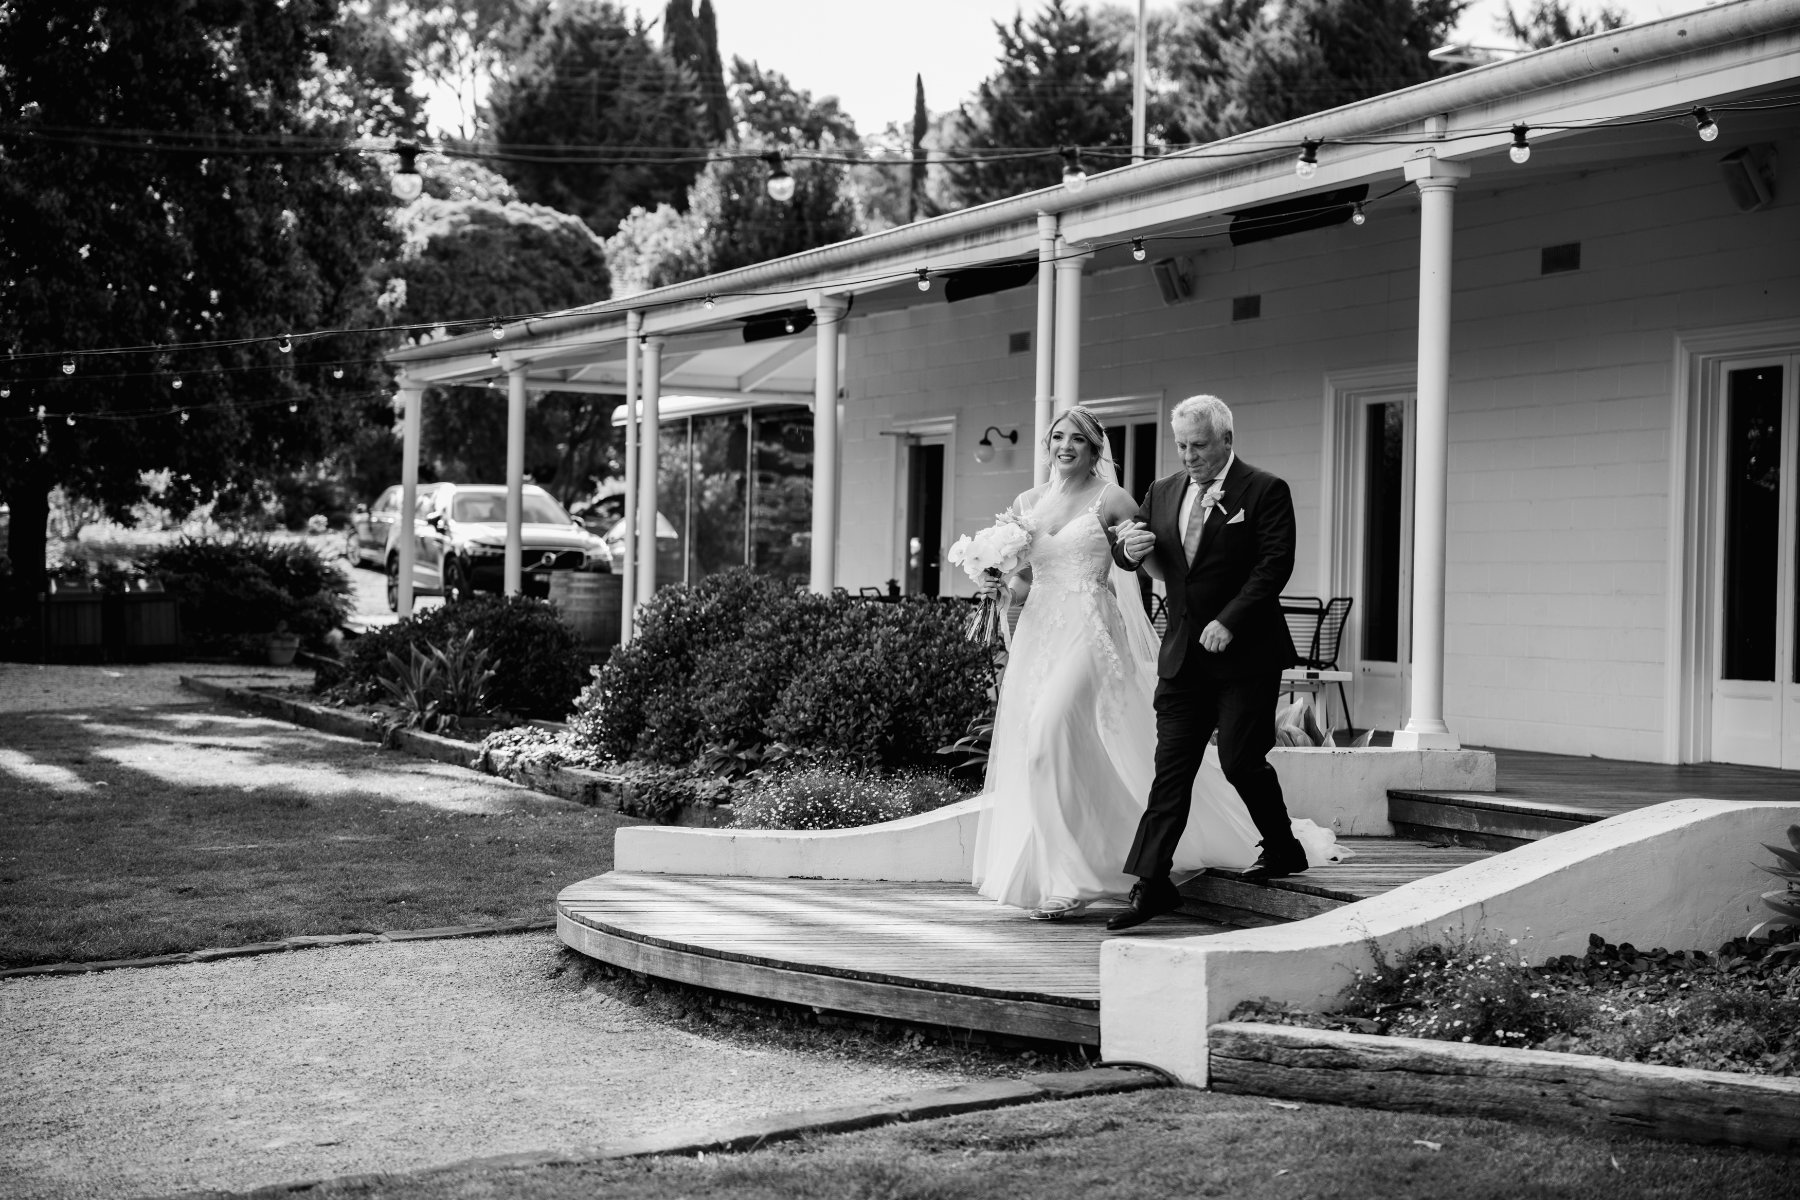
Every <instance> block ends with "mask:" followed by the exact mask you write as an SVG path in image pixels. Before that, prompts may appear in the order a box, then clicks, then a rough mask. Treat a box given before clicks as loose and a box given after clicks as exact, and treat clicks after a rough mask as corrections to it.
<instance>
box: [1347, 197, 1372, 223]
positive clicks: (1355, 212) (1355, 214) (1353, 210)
mask: <svg viewBox="0 0 1800 1200" xmlns="http://www.w3.org/2000/svg"><path fill="white" fill-rule="evenodd" d="M1350 223H1351V224H1352V225H1367V224H1368V223H1369V214H1368V213H1366V212H1364V211H1363V206H1362V201H1361V200H1358V201H1357V202H1356V203H1355V204H1353V205H1351V206H1350Z"/></svg>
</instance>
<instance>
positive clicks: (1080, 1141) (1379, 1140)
mask: <svg viewBox="0 0 1800 1200" xmlns="http://www.w3.org/2000/svg"><path fill="white" fill-rule="evenodd" d="M1427 1142H1429V1143H1434V1144H1435V1146H1436V1147H1437V1148H1435V1149H1434V1148H1433V1146H1429V1145H1424V1144H1422V1143H1427ZM1793 1169H1794V1163H1793V1160H1792V1159H1790V1158H1785V1157H1782V1156H1779V1155H1772V1154H1760V1153H1757V1152H1755V1151H1747V1150H1731V1149H1719V1148H1708V1147H1697V1146H1688V1145H1683V1144H1680V1143H1674V1142H1653V1141H1647V1140H1639V1139H1637V1138H1633V1137H1630V1136H1628V1135H1621V1136H1618V1137H1610V1138H1609V1137H1593V1136H1583V1135H1578V1134H1572V1133H1568V1132H1565V1131H1562V1130H1559V1129H1552V1128H1545V1127H1542V1126H1532V1125H1515V1124H1509V1123H1505V1122H1500V1121H1489V1120H1480V1119H1475V1118H1459V1117H1438V1116H1423V1115H1418V1114H1407V1113H1386V1112H1372V1111H1366V1110H1362V1109H1351V1108H1335V1107H1331V1106H1328V1105H1313V1104H1308V1105H1295V1106H1287V1107H1276V1106H1275V1105H1273V1104H1271V1103H1270V1102H1269V1101H1266V1100H1261V1099H1258V1098H1255V1097H1249V1096H1221V1095H1215V1094H1212V1093H1207V1092H1197V1091H1189V1090H1180V1091H1167V1090H1158V1091H1151V1092H1138V1093H1133V1094H1130V1095H1125V1096H1107V1097H1101V1098H1098V1099H1093V1100H1080V1101H1068V1102H1062V1103H1051V1104H1037V1105H1030V1106H1027V1107H1023V1108H1012V1109H1002V1110H999V1111H995V1112H988V1113H977V1114H971V1115H968V1116H962V1117H951V1118H946V1119H944V1120H939V1121H927V1122H919V1123H917V1124H913V1125H897V1126H889V1127H887V1128H885V1129H877V1130H869V1131H866V1132H862V1133H855V1134H845V1135H839V1136H822V1137H816V1138H811V1139H808V1140H806V1141H802V1142H797V1143H789V1144H784V1145H780V1146H774V1147H770V1148H767V1149H763V1150H759V1151H755V1152H752V1153H746V1154H736V1155H717V1156H707V1157H706V1158H703V1159H697V1160H696V1159H687V1158H668V1159H654V1160H635V1161H625V1162H604V1163H592V1164H584V1165H579V1166H563V1167H549V1168H539V1169H534V1170H493V1169H480V1168H474V1169H470V1168H458V1169H454V1170H449V1171H440V1172H429V1173H423V1174H419V1175H413V1176H387V1177H379V1178H362V1179H352V1180H345V1181H342V1182H333V1183H328V1184H326V1185H324V1186H323V1187H318V1188H313V1189H309V1190H308V1191H307V1195H308V1196H309V1197H315V1198H317V1200H351V1198H356V1200H363V1198H375V1197H380V1198H382V1200H461V1198H473V1197H482V1198H483V1200H489V1198H492V1200H507V1198H514V1197H516V1198H519V1200H525V1198H527V1197H529V1198H531V1200H562V1198H564V1197H568V1198H571V1200H572V1198H574V1197H583V1198H586V1197H593V1196H605V1197H608V1198H616V1200H674V1198H675V1197H683V1198H692V1200H705V1198H707V1197H721V1198H723V1197H730V1198H732V1200H777V1198H781V1200H786V1198H791V1197H799V1198H806V1197H818V1198H819V1200H970V1198H971V1197H980V1196H1006V1197H1043V1198H1044V1200H1074V1198H1080V1200H1142V1198H1143V1197H1145V1196H1229V1197H1232V1198H1234V1200H1297V1198H1301V1197H1331V1198H1345V1200H1359V1198H1362V1200H1444V1198H1446V1197H1456V1198H1457V1200H1479V1198H1484V1197H1494V1198H1500V1197H1505V1198H1507V1200H1517V1198H1521V1197H1527V1198H1529V1197H1582V1198H1586V1197H1596V1196H1605V1197H1608V1198H1609V1200H1614V1198H1630V1200H1637V1198H1643V1200H1677V1198H1682V1200H1686V1198H1690V1197H1694V1196H1701V1195H1704V1196H1706V1197H1707V1198H1708V1200H1739V1198H1742V1200H1773V1197H1776V1196H1792V1195H1794V1187H1793ZM257 1194H258V1195H261V1194H262V1193H257ZM284 1194H285V1193H284Z"/></svg>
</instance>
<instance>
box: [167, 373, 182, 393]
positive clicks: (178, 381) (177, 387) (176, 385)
mask: <svg viewBox="0 0 1800 1200" xmlns="http://www.w3.org/2000/svg"><path fill="white" fill-rule="evenodd" d="M169 386H170V387H172V388H174V389H175V390H176V391H178V392H179V391H180V390H181V376H179V375H177V376H176V377H175V378H173V379H171V380H169Z"/></svg>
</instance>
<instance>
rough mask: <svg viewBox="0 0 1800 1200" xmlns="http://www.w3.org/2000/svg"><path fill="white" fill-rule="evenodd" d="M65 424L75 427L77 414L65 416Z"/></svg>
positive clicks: (71, 427)
mask: <svg viewBox="0 0 1800 1200" xmlns="http://www.w3.org/2000/svg"><path fill="white" fill-rule="evenodd" d="M63 424H65V425H67V426H68V427H69V428H70V429H73V428H75V414H74V413H70V414H69V415H68V416H66V417H64V418H63Z"/></svg>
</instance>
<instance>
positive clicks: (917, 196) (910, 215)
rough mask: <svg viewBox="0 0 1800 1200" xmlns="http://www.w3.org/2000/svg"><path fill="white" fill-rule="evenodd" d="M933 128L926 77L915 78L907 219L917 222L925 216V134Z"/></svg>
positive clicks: (915, 76)
mask: <svg viewBox="0 0 1800 1200" xmlns="http://www.w3.org/2000/svg"><path fill="white" fill-rule="evenodd" d="M930 128H931V114H930V113H929V112H927V111H926V110H925V77H924V76H923V75H914V76H913V119H912V171H911V174H912V180H911V186H910V187H909V188H908V189H907V193H906V219H907V220H908V221H916V220H918V219H919V218H920V217H921V216H923V215H924V214H925V162H926V156H925V134H926V132H927V131H928V130H930Z"/></svg>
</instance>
